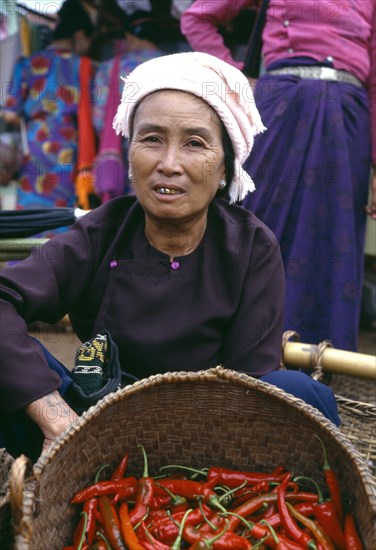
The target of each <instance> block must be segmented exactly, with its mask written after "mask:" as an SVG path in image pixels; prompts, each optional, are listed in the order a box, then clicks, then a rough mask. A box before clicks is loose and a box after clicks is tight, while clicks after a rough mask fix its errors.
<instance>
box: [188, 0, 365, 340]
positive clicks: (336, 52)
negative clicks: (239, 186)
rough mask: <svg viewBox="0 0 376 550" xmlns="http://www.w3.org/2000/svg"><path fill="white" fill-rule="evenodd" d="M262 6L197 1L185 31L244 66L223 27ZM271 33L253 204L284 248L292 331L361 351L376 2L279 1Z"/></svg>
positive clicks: (249, 165)
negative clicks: (225, 37) (241, 13)
mask: <svg viewBox="0 0 376 550" xmlns="http://www.w3.org/2000/svg"><path fill="white" fill-rule="evenodd" d="M259 4H260V2H256V1H252V0H237V1H230V0H224V1H223V2H222V1H221V2H207V1H205V0H196V1H195V2H194V3H193V4H192V5H191V6H190V7H189V8H188V9H187V10H186V11H185V12H184V13H183V14H182V18H181V28H182V32H183V33H184V34H185V36H186V38H187V40H188V41H189V42H190V44H191V46H192V47H193V49H197V50H200V51H206V52H208V53H211V54H213V55H216V56H218V57H219V58H221V59H224V60H226V61H228V62H229V63H231V64H233V65H234V66H236V67H238V68H240V69H243V68H244V63H243V62H241V61H235V60H234V59H233V58H232V56H231V53H230V52H229V50H228V49H226V47H225V45H224V43H223V40H222V39H221V36H220V35H219V33H218V25H220V24H223V22H224V21H226V20H227V19H228V18H231V17H233V16H234V13H235V12H236V10H238V9H240V8H244V7H252V6H253V7H257V6H258V5H259ZM317 37H320V39H319V40H318V39H317ZM262 41H263V58H264V64H265V67H266V74H263V75H262V76H261V77H260V78H259V80H258V83H257V86H256V89H255V99H256V102H257V106H258V108H259V110H260V113H261V116H262V119H263V121H264V123H265V126H266V127H267V128H268V131H267V132H265V133H264V134H263V135H262V136H260V139H258V140H257V143H256V146H255V148H254V150H253V151H252V154H251V156H250V158H249V159H248V160H247V162H246V163H245V169H246V170H247V171H248V172H249V173H250V174H251V175H252V177H253V178H254V180H255V181H256V182H257V191H256V192H255V193H253V194H252V195H248V196H247V197H246V198H245V200H244V202H243V205H244V207H245V208H247V209H249V210H251V211H253V212H254V213H255V214H256V215H257V216H258V217H259V218H260V219H261V220H263V221H264V223H266V224H267V225H268V226H269V227H270V228H271V229H272V230H273V232H274V233H275V235H276V237H277V239H278V241H279V243H280V245H281V251H282V256H283V261H284V265H285V271H286V305H285V325H284V326H285V328H286V329H288V330H295V331H297V332H298V333H299V334H300V336H301V339H302V341H304V342H310V343H319V342H321V341H323V340H325V339H329V340H331V341H332V343H333V345H334V346H335V347H338V348H341V349H346V350H351V351H357V348H358V342H357V337H358V330H359V316H360V307H361V295H362V283H363V271H364V240H365V227H366V214H367V213H368V214H369V215H370V216H371V217H372V218H374V219H376V173H375V165H376V4H375V2H373V1H372V0H364V1H363V2H354V1H353V0H343V1H341V2H332V3H328V2H326V1H325V0H319V1H318V2H315V5H314V6H313V4H312V2H309V1H308V0H302V1H301V2H288V1H280V0H270V2H269V7H268V12H267V19H266V24H265V27H264V31H263V35H262ZM282 136H283V137H282ZM371 140H372V145H371ZM370 171H371V173H372V176H371V195H370V201H369V205H368V206H367V201H368V190H369V181H370Z"/></svg>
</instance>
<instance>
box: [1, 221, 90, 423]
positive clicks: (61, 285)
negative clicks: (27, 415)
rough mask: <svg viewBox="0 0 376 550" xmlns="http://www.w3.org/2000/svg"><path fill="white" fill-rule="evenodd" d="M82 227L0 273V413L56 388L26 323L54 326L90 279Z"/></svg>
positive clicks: (87, 242) (86, 235) (57, 381)
mask: <svg viewBox="0 0 376 550" xmlns="http://www.w3.org/2000/svg"><path fill="white" fill-rule="evenodd" d="M83 227H84V226H82V225H80V224H76V226H75V227H74V228H73V229H72V230H71V231H69V232H68V233H66V234H62V235H59V236H56V237H54V238H53V239H51V240H50V241H48V242H47V243H46V244H45V245H43V246H42V247H40V248H36V249H34V251H33V252H32V254H31V255H30V256H29V257H28V258H27V259H26V260H24V261H21V262H19V263H17V264H15V265H13V266H9V267H6V268H4V269H3V270H1V272H0V321H1V322H0V341H1V354H0V404H1V405H0V408H1V409H2V410H3V411H6V412H14V411H17V410H19V409H21V408H23V407H25V406H26V405H28V404H29V403H31V402H32V401H34V400H35V399H38V398H40V397H42V396H43V395H47V394H48V393H50V392H51V391H53V390H56V389H58V388H59V387H60V383H61V381H60V378H59V377H58V376H57V374H56V373H54V372H53V371H52V370H51V369H49V367H48V365H47V363H46V360H45V358H44V354H43V352H42V350H41V348H40V346H39V345H38V343H36V342H35V340H34V339H33V338H31V337H30V336H29V335H28V328H27V325H28V323H31V322H34V321H43V322H46V323H56V322H57V321H58V320H59V319H61V318H62V317H63V316H64V315H65V314H66V313H68V312H69V310H70V309H71V307H72V306H73V304H74V303H75V301H76V300H77V299H78V297H79V295H80V294H81V293H82V292H83V289H84V288H85V286H86V285H87V284H88V281H89V280H90V279H91V277H92V274H93V269H94V265H95V259H94V251H95V248H96V247H95V246H94V245H93V241H92V240H91V239H90V238H89V232H88V231H86V230H85V229H83Z"/></svg>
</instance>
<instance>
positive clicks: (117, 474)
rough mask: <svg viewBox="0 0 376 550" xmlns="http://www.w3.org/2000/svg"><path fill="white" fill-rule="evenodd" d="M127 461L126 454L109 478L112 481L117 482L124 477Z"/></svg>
mask: <svg viewBox="0 0 376 550" xmlns="http://www.w3.org/2000/svg"><path fill="white" fill-rule="evenodd" d="M128 459H129V455H128V453H127V454H125V455H124V456H123V458H122V459H121V460H120V462H119V464H118V465H117V467H116V468H115V470H114V472H113V474H112V476H111V479H112V481H119V479H122V478H123V477H124V474H125V471H126V469H127V466H128Z"/></svg>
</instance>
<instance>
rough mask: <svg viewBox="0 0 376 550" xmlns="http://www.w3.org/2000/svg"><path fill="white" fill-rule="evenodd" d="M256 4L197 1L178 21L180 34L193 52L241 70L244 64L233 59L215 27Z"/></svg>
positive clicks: (245, 0) (250, 1)
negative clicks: (203, 54) (208, 55)
mask: <svg viewBox="0 0 376 550" xmlns="http://www.w3.org/2000/svg"><path fill="white" fill-rule="evenodd" d="M257 4H258V2H257V1H256V0H224V1H223V0H221V1H220V2H219V1H208V0H196V1H195V2H193V4H192V5H191V6H190V7H189V8H188V9H187V10H186V11H185V12H184V13H183V14H182V16H181V18H180V29H181V32H182V34H183V35H184V36H185V37H186V39H187V41H188V43H189V45H190V46H191V48H192V49H193V50H194V51H198V52H204V53H209V54H211V55H215V56H216V57H219V58H220V59H222V60H223V61H226V62H227V63H229V64H230V65H233V66H234V67H236V68H238V69H240V70H241V69H242V68H243V66H244V63H243V62H240V61H235V59H234V58H233V57H232V55H231V52H230V50H229V49H228V48H227V46H226V45H225V43H224V40H223V38H222V36H221V35H220V33H219V31H218V27H219V26H220V25H224V24H226V23H228V22H229V21H231V20H232V19H234V17H235V16H236V15H237V13H238V12H239V11H240V10H241V9H244V8H250V7H255V6H256V5H257Z"/></svg>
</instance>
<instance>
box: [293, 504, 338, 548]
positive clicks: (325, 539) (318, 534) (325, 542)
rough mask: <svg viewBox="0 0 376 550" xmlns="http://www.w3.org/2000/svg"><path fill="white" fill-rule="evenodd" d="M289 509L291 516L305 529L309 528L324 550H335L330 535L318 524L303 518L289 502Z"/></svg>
mask: <svg viewBox="0 0 376 550" xmlns="http://www.w3.org/2000/svg"><path fill="white" fill-rule="evenodd" d="M286 506H287V508H288V509H289V510H290V512H291V514H292V515H293V516H294V517H295V518H296V519H297V520H298V521H299V522H300V523H301V524H302V525H304V526H305V527H307V528H308V529H309V530H310V531H311V533H312V534H313V536H314V537H315V539H316V541H317V542H318V543H320V544H321V546H322V548H323V550H335V548H334V545H333V543H332V541H331V540H330V538H329V535H327V534H326V533H325V531H323V530H322V529H321V528H320V526H319V525H318V524H317V522H315V521H313V520H312V519H310V518H308V517H306V516H303V514H301V513H300V512H298V511H297V510H296V509H295V508H294V506H293V505H292V504H290V503H289V502H287V503H286Z"/></svg>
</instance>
